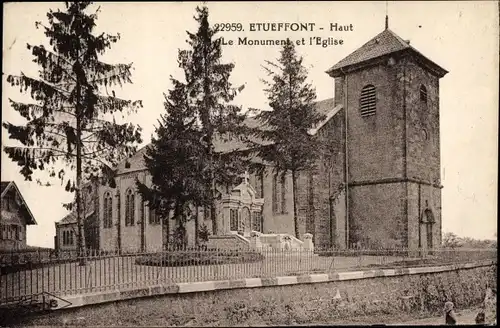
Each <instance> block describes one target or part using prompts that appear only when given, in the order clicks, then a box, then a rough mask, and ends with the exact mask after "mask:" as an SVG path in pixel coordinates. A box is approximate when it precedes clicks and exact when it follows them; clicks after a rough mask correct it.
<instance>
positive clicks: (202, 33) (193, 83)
mask: <svg viewBox="0 0 500 328" xmlns="http://www.w3.org/2000/svg"><path fill="white" fill-rule="evenodd" d="M196 14H197V15H196V16H195V17H194V18H195V20H196V21H197V22H198V24H199V26H198V30H197V32H196V33H194V34H193V33H190V32H187V34H188V40H187V43H188V44H189V45H190V47H191V49H189V50H183V51H180V67H181V68H182V69H183V70H184V73H185V79H186V90H187V92H188V101H189V105H190V106H193V107H194V108H195V109H196V117H197V119H198V120H197V122H198V126H199V129H200V131H201V134H202V138H201V139H200V141H201V144H202V146H203V147H204V149H205V152H204V153H203V157H202V158H200V159H199V160H200V162H201V163H203V167H202V170H201V178H202V179H204V181H205V183H206V185H207V187H206V188H205V189H204V190H205V192H206V196H205V199H207V200H208V201H209V202H210V205H209V208H210V218H211V220H212V233H213V234H217V233H218V227H217V218H216V205H215V204H216V201H217V199H218V198H219V196H220V192H219V191H218V190H217V189H216V186H217V185H219V186H225V185H230V184H232V183H234V182H235V181H236V180H237V179H238V178H239V174H241V171H242V170H244V168H245V167H246V165H247V162H246V161H245V157H244V156H245V155H244V154H243V153H240V152H239V151H237V150H236V149H235V150H229V151H226V152H221V151H217V149H216V148H215V142H216V141H222V142H223V141H227V140H229V139H231V138H235V137H238V138H242V136H244V135H245V132H246V131H248V129H247V128H246V127H245V126H244V124H243V121H244V119H245V118H246V115H245V114H243V113H242V112H241V108H239V107H237V106H234V105H231V104H230V102H231V101H232V100H233V99H234V97H235V96H236V95H237V94H238V92H240V91H242V90H243V88H244V86H240V87H239V88H237V89H236V88H233V87H232V84H231V83H230V82H229V78H230V75H231V72H232V70H233V68H234V64H232V63H229V64H224V63H221V59H222V49H221V38H220V37H219V38H216V37H215V35H216V33H217V31H216V30H214V29H213V28H211V27H210V24H209V22H208V16H209V13H208V9H207V8H206V7H202V8H199V7H197V8H196Z"/></svg>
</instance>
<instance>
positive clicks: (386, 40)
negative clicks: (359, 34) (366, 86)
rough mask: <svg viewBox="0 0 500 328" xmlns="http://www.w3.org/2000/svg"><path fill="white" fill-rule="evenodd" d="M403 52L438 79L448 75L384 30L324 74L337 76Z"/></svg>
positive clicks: (407, 43)
mask: <svg viewBox="0 0 500 328" xmlns="http://www.w3.org/2000/svg"><path fill="white" fill-rule="evenodd" d="M403 51H409V52H413V53H414V54H416V55H417V57H419V58H420V59H421V60H422V61H423V62H424V63H425V64H427V65H428V66H430V68H431V69H432V70H434V71H435V72H436V73H437V75H439V76H440V77H442V76H444V75H445V74H446V73H448V71H446V70H445V69H444V68H442V67H440V66H439V65H437V64H436V63H434V62H433V61H431V60H430V59H428V58H427V57H425V56H424V55H422V54H421V53H420V52H419V51H418V50H417V49H415V48H414V47H412V46H411V45H410V43H409V42H407V41H405V40H403V39H402V38H401V37H399V36H398V35H397V34H396V33H394V32H393V31H391V30H390V29H385V30H384V31H382V32H381V33H379V34H378V35H376V36H375V37H374V38H372V39H371V40H370V41H368V42H366V43H365V44H364V45H362V46H361V47H360V48H358V49H357V50H355V51H354V52H352V53H351V54H350V55H348V56H347V57H345V58H344V59H342V60H341V61H339V62H338V63H337V64H335V65H334V66H332V67H331V68H330V69H329V70H328V71H326V72H327V73H328V74H329V75H331V76H333V77H335V76H339V75H340V74H341V73H342V72H343V71H345V70H348V69H349V68H352V67H353V66H357V65H359V64H363V63H367V62H369V61H371V60H373V59H376V58H379V57H382V56H386V55H389V54H392V53H396V52H403Z"/></svg>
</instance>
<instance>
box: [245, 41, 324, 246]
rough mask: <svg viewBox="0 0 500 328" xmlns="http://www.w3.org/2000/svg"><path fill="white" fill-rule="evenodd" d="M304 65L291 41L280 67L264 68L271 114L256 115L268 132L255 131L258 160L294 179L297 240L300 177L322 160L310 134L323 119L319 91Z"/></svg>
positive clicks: (316, 138)
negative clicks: (260, 143)
mask: <svg viewBox="0 0 500 328" xmlns="http://www.w3.org/2000/svg"><path fill="white" fill-rule="evenodd" d="M302 61H303V59H302V57H299V56H298V55H297V53H296V51H295V46H294V44H293V42H291V41H289V40H288V42H287V43H286V45H284V46H283V48H282V50H281V52H280V58H279V59H278V60H277V63H275V62H271V61H266V63H267V66H265V67H264V68H265V70H266V71H267V73H268V76H270V77H271V81H267V80H263V82H264V84H265V86H266V88H265V89H264V91H265V92H266V94H267V98H268V100H269V106H270V107H271V109H272V110H271V111H262V112H260V113H259V114H258V115H257V119H258V120H259V121H261V122H262V124H263V126H266V127H268V128H266V129H256V130H254V135H256V136H257V137H258V138H259V139H261V140H262V141H263V142H264V144H265V146H262V147H260V148H259V149H258V150H257V154H258V156H259V157H260V158H261V159H262V160H263V161H264V162H268V163H272V164H273V166H274V170H275V171H276V173H278V174H280V175H281V177H282V178H284V176H285V174H287V173H288V172H290V173H291V175H292V194H293V217H294V226H295V236H296V237H297V238H299V227H298V215H297V180H298V174H299V173H300V172H301V171H307V170H311V169H312V168H313V167H314V163H315V161H316V159H317V158H318V156H319V149H320V148H319V147H318V144H319V143H320V140H319V139H318V137H317V136H316V135H313V134H310V133H309V130H310V129H311V128H313V127H315V126H316V125H317V124H318V123H319V122H320V121H321V120H323V119H324V117H323V115H321V114H319V113H318V112H317V111H316V107H315V104H314V101H315V99H316V91H315V89H314V88H313V87H312V86H311V85H310V84H309V83H307V82H306V79H307V70H306V69H305V67H304V66H303V65H302ZM305 155H307V156H305Z"/></svg>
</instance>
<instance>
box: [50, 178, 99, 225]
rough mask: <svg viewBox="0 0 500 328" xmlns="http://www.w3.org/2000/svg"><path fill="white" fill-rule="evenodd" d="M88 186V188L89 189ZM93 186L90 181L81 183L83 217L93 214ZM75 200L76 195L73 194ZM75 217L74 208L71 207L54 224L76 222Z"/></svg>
mask: <svg viewBox="0 0 500 328" xmlns="http://www.w3.org/2000/svg"><path fill="white" fill-rule="evenodd" d="M89 187H90V189H89ZM93 188H95V186H94V185H92V183H91V182H86V183H84V184H83V185H82V190H83V192H82V198H83V200H84V203H83V205H84V207H83V208H84V211H85V212H86V213H85V214H86V215H85V219H86V218H88V217H89V216H91V215H92V214H94V212H95V204H94V199H93V192H94V191H95V190H94V189H93ZM75 201H76V196H75ZM76 221H77V218H76V209H75V208H73V210H72V211H71V212H70V213H68V214H67V215H66V216H65V217H63V218H62V219H61V220H59V221H57V222H56V225H60V224H70V223H76Z"/></svg>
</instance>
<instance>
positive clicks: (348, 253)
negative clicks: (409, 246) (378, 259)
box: [315, 249, 411, 257]
mask: <svg viewBox="0 0 500 328" xmlns="http://www.w3.org/2000/svg"><path fill="white" fill-rule="evenodd" d="M315 253H316V254H318V255H319V256H344V257H357V256H408V255H411V254H410V253H411V252H409V251H408V250H404V249H403V250H402V249H380V250H377V249H374V250H372V249H338V250H331V249H329V250H317V251H315Z"/></svg>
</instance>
